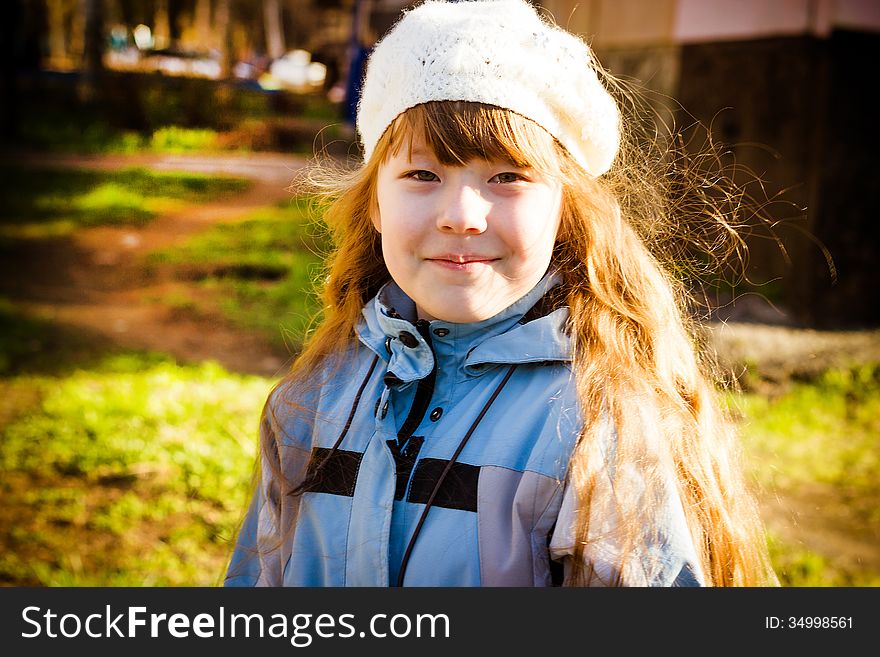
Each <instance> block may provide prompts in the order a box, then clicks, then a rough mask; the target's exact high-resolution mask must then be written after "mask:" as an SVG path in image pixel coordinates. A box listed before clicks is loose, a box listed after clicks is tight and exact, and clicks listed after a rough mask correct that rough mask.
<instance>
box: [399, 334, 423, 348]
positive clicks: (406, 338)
mask: <svg viewBox="0 0 880 657" xmlns="http://www.w3.org/2000/svg"><path fill="white" fill-rule="evenodd" d="M397 337H398V338H400V341H401V342H402V343H403V345H404V346H405V347H409V348H410V349H412V348H413V347H415V346H417V345H418V344H419V341H418V340H417V339H416V336H414V335H413V334H412V333H410V332H409V331H401V332H400V335H398V336H397Z"/></svg>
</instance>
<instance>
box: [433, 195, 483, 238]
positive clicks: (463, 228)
mask: <svg viewBox="0 0 880 657" xmlns="http://www.w3.org/2000/svg"><path fill="white" fill-rule="evenodd" d="M445 191H446V193H445V194H444V195H443V201H442V206H441V207H440V208H439V210H440V211H439V212H438V214H437V228H439V229H440V230H441V231H443V232H451V233H464V234H474V235H477V234H479V233H482V232H484V231H485V230H486V227H487V225H488V223H487V219H488V216H489V210H490V204H489V203H487V202H486V200H485V199H484V198H483V197H482V196H481V195H480V192H479V190H478V189H475V188H474V187H473V186H472V185H467V184H460V185H450V186H449V187H448V188H447V189H446V190H445Z"/></svg>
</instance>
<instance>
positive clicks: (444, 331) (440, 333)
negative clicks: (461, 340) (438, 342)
mask: <svg viewBox="0 0 880 657" xmlns="http://www.w3.org/2000/svg"><path fill="white" fill-rule="evenodd" d="M434 335H436V336H437V337H438V338H445V337H446V336H447V335H449V329H448V328H435V329H434Z"/></svg>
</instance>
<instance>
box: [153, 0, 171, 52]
mask: <svg viewBox="0 0 880 657" xmlns="http://www.w3.org/2000/svg"><path fill="white" fill-rule="evenodd" d="M153 26H154V27H153V43H154V47H155V48H156V50H164V49H165V48H168V47H170V46H171V18H170V16H169V14H168V0H156V14H155V18H154V19H153Z"/></svg>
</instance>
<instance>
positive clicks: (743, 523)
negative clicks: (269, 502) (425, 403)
mask: <svg viewBox="0 0 880 657" xmlns="http://www.w3.org/2000/svg"><path fill="white" fill-rule="evenodd" d="M416 136H419V137H421V138H422V139H423V140H424V142H425V144H426V145H427V146H428V147H429V148H430V149H431V150H432V151H433V152H434V154H435V156H436V157H437V158H438V160H439V161H440V162H441V163H442V164H444V165H451V166H454V165H459V164H465V163H467V162H469V161H471V160H473V159H476V158H486V159H493V160H502V161H509V162H510V163H511V164H513V165H515V166H530V167H534V168H537V169H539V170H540V171H542V172H544V173H546V174H548V175H550V176H553V177H555V178H557V179H559V180H560V181H561V182H562V184H563V189H564V193H563V209H562V217H561V225H560V230H559V235H558V239H557V244H556V247H555V250H554V254H553V259H552V262H551V267H554V268H555V269H556V270H557V271H558V272H559V274H560V276H561V279H562V285H563V290H564V293H565V295H566V297H567V300H568V306H569V308H570V319H569V322H568V328H567V330H568V331H569V332H570V334H571V335H572V337H573V345H574V347H573V371H574V381H575V384H576V386H577V393H578V398H579V400H580V405H581V410H582V413H583V418H584V421H583V430H582V432H581V435H580V437H579V440H578V444H577V447H576V448H575V451H574V453H573V456H572V460H571V464H570V468H569V474H568V476H569V479H570V482H571V485H573V486H574V488H575V490H576V491H577V497H578V500H579V509H578V514H577V523H576V527H575V531H574V546H573V550H574V558H573V559H572V562H573V565H574V570H573V572H572V575H571V577H569V580H568V581H567V582H566V584H569V585H580V584H589V583H595V579H596V578H597V577H598V574H597V573H594V572H592V571H591V570H590V569H589V568H588V567H586V566H584V564H589V562H590V560H589V556H590V550H591V547H592V546H593V545H594V544H595V543H596V542H597V541H600V540H602V541H607V540H608V539H609V538H611V539H613V540H614V542H615V544H616V545H618V546H619V548H620V563H619V564H618V569H617V572H618V576H617V577H615V578H614V580H613V581H608V582H602V583H604V584H622V583H626V581H627V579H628V578H627V573H630V572H632V568H634V567H636V566H637V567H639V568H642V567H645V564H643V563H641V562H640V563H638V564H636V563H635V562H636V561H638V560H643V559H644V553H640V552H639V546H640V545H643V544H644V542H645V541H646V540H650V538H651V537H652V536H655V537H656V535H657V534H659V532H660V527H659V526H658V524H662V522H663V520H658V519H657V518H656V517H655V514H654V513H653V511H654V509H655V508H656V507H655V505H653V504H652V503H651V501H652V500H659V499H660V498H661V497H662V496H663V495H664V493H665V492H668V490H669V488H670V487H673V488H674V489H675V490H676V491H677V493H678V494H679V495H680V497H681V500H682V502H683V506H684V511H685V515H686V518H687V522H688V526H689V528H690V531H691V534H692V536H693V540H694V544H695V546H696V548H697V551H698V557H699V560H700V566H701V569H702V572H703V574H704V577H705V579H706V583H707V584H710V585H716V586H746V585H766V584H773V583H775V581H776V580H775V576H774V574H773V572H772V569H771V568H770V565H769V559H768V556H767V548H766V541H765V537H764V534H763V528H762V524H761V521H760V517H759V513H758V508H757V504H756V501H755V498H754V496H753V494H752V493H751V492H750V491H749V486H748V485H747V481H746V479H745V477H744V474H743V466H742V463H741V455H740V453H739V448H738V442H737V439H736V434H735V431H734V428H733V424H732V422H731V421H730V420H729V418H728V417H727V416H726V414H725V413H724V412H723V410H722V408H723V407H722V404H721V403H720V399H719V392H718V390H717V389H716V383H717V382H718V377H717V376H716V370H715V369H714V366H713V364H712V360H711V359H710V358H709V357H708V355H707V354H705V353H703V351H702V350H701V347H700V345H701V344H702V342H703V341H702V340H701V339H700V333H699V330H698V329H699V324H698V322H696V321H695V320H694V319H692V318H691V315H692V312H691V310H690V308H692V304H691V299H692V297H693V295H691V294H689V293H688V292H689V290H688V286H691V284H692V282H693V279H694V278H695V276H696V274H695V272H696V269H695V267H694V266H693V263H696V264H697V265H698V266H699V267H706V266H707V265H706V263H707V262H709V261H710V259H711V258H714V259H715V260H716V261H724V260H725V259H726V258H727V257H728V256H729V254H730V253H731V252H736V251H737V250H738V249H740V248H741V240H740V239H739V237H738V234H737V231H736V229H735V228H734V225H735V220H736V212H737V211H738V202H737V197H736V191H735V189H734V188H733V187H731V188H730V189H729V191H728V192H727V193H724V194H722V195H720V196H719V195H718V194H717V193H716V192H717V190H718V189H722V190H723V189H725V187H724V185H718V184H716V185H715V186H714V188H713V190H712V191H706V189H707V187H706V186H705V185H701V184H699V183H700V182H703V181H702V179H701V178H700V175H701V174H699V173H697V171H696V169H694V168H688V166H690V165H686V164H687V163H688V162H691V163H692V162H693V160H688V159H686V158H684V156H683V154H682V152H681V151H676V149H670V148H669V147H668V144H669V143H672V142H671V141H670V142H663V143H661V141H662V140H660V139H659V137H658V136H657V135H654V136H653V137H652V136H650V135H649V138H647V139H646V138H645V136H644V135H640V136H636V135H632V134H630V135H628V134H626V133H624V137H625V138H624V146H623V150H622V152H621V153H620V155H619V157H618V159H617V161H616V163H615V165H614V166H613V167H612V169H611V171H609V172H608V173H607V174H605V175H604V176H602V177H600V178H593V177H591V176H590V175H589V174H587V173H586V172H585V171H584V170H583V169H582V168H580V167H579V166H578V165H577V164H576V163H575V162H574V161H573V160H572V159H571V158H570V157H569V155H568V154H567V152H566V151H565V149H564V148H563V147H562V146H560V145H559V144H558V143H557V142H556V141H555V140H554V139H553V138H552V137H551V136H550V135H549V134H548V133H547V132H545V131H544V130H543V129H542V128H540V127H539V126H537V125H536V124H535V123H533V122H532V121H530V120H528V119H525V118H522V117H521V116H519V115H517V114H514V113H513V112H510V111H507V110H503V109H499V108H496V107H491V106H487V105H481V104H478V103H471V102H431V103H426V104H424V105H420V106H417V107H415V108H413V109H410V110H408V111H407V112H405V113H404V114H402V115H400V116H399V117H398V118H397V119H396V120H395V121H394V123H393V124H392V125H391V126H390V127H389V128H388V129H387V130H386V132H385V134H384V135H383V136H382V138H381V139H380V141H379V143H378V145H377V147H376V149H375V152H374V154H373V156H372V157H371V159H370V160H369V161H368V162H366V163H364V164H363V165H362V166H360V167H359V168H357V169H356V170H354V171H349V170H341V169H339V168H338V166H331V165H327V164H326V163H325V164H323V165H315V166H313V167H311V168H309V169H308V171H307V175H306V176H305V177H304V178H303V179H302V180H301V182H302V183H303V184H304V187H305V188H307V189H308V191H309V192H310V193H312V194H314V195H316V197H317V198H319V199H320V200H321V201H322V202H323V203H322V205H321V211H322V218H323V221H324V222H325V223H326V225H327V227H328V229H329V231H330V234H331V236H332V242H333V245H334V247H333V251H332V253H331V254H330V257H329V259H328V265H327V271H326V275H325V277H324V278H323V279H322V280H323V284H322V285H321V286H320V292H321V299H322V310H321V312H322V319H321V321H320V322H319V324H318V326H317V328H316V329H315V330H314V332H313V333H312V334H311V335H310V336H309V337H308V339H307V341H306V343H305V344H304V346H303V349H302V352H301V353H300V355H299V357H298V358H297V360H296V361H295V362H294V364H293V367H292V368H291V371H290V372H289V374H288V375H287V377H285V380H284V381H283V382H282V383H281V384H280V385H284V386H288V387H291V386H292V389H297V387H305V386H309V385H314V380H313V379H312V377H313V375H314V373H315V372H317V371H322V370H323V371H327V367H328V363H332V359H333V358H335V357H338V356H339V355H340V354H346V353H349V354H350V353H351V350H352V349H356V348H358V347H357V338H356V337H355V332H354V329H355V326H356V324H357V322H358V320H359V319H360V317H361V309H362V308H363V306H364V304H365V303H366V302H367V301H368V300H369V299H371V298H372V297H373V296H374V295H375V294H376V293H377V292H378V290H379V288H380V287H381V286H382V285H383V284H384V283H385V282H387V281H389V280H390V275H389V273H388V270H387V269H386V267H385V264H384V262H383V259H382V249H381V242H380V235H379V233H378V232H377V231H376V230H375V229H374V227H373V223H372V221H371V217H372V215H373V213H375V212H377V192H376V181H377V177H378V176H377V174H378V170H379V167H380V166H381V165H382V163H383V162H384V161H385V160H386V159H387V158H388V157H389V155H390V154H391V153H397V152H399V150H400V149H402V148H410V147H411V146H412V142H413V138H414V137H416ZM646 149H647V152H648V155H647V156H646V154H645V153H646ZM715 182H716V183H718V180H716V181H715ZM696 273H699V272H696ZM331 367H332V365H331ZM267 408H268V405H267ZM307 410H308V409H299V412H307ZM285 412H298V410H297V409H295V408H289V407H284V406H282V407H280V408H279V409H277V410H276V413H285ZM266 413H267V411H264V418H263V422H264V428H268V429H271V428H272V427H278V426H280V425H282V424H284V418H283V417H277V418H276V417H268V416H267V415H266ZM608 420H611V421H612V422H613V425H614V427H615V428H616V447H615V449H614V450H612V454H611V455H609V453H608V452H607V451H603V450H599V449H597V448H596V447H597V445H598V443H599V442H600V441H601V440H602V437H601V436H602V433H603V426H605V427H607V422H608ZM275 433H276V432H274V431H271V430H267V431H264V437H265V438H264V443H265V444H263V446H262V449H263V450H264V453H267V454H271V453H273V452H277V450H278V446H277V445H276V444H275V442H274V441H275V440H277V438H276V437H275ZM603 454H604V455H603ZM270 461H272V459H270ZM634 464H638V468H637V470H638V473H639V475H640V476H639V477H635V478H634V477H627V476H622V475H621V476H619V477H617V480H616V481H615V489H614V492H615V495H614V502H613V505H614V506H615V507H616V508H615V512H616V517H617V518H618V522H617V527H616V529H615V530H614V531H615V535H614V536H612V537H609V536H608V535H607V534H605V533H603V532H605V531H606V529H607V528H606V529H602V530H601V531H599V530H597V529H596V527H595V526H594V525H595V524H597V523H596V520H595V518H591V513H590V505H591V501H592V500H593V497H594V496H593V494H592V493H593V490H594V488H595V486H596V483H597V481H599V479H598V478H599V477H600V476H606V475H605V473H606V472H608V471H609V470H610V471H612V472H617V473H626V472H627V471H632V468H633V466H634ZM275 474H276V475H278V476H281V475H282V473H281V472H277V473H275ZM295 484H296V482H291V487H295ZM276 503H277V504H278V505H280V506H283V505H284V504H292V505H295V504H296V503H297V501H296V499H295V496H290V495H284V494H281V495H279V496H278V497H277V498H276ZM282 512H283V510H282V509H281V508H279V509H278V513H282ZM591 520H592V522H591ZM647 567H648V568H650V564H648V565H647Z"/></svg>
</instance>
